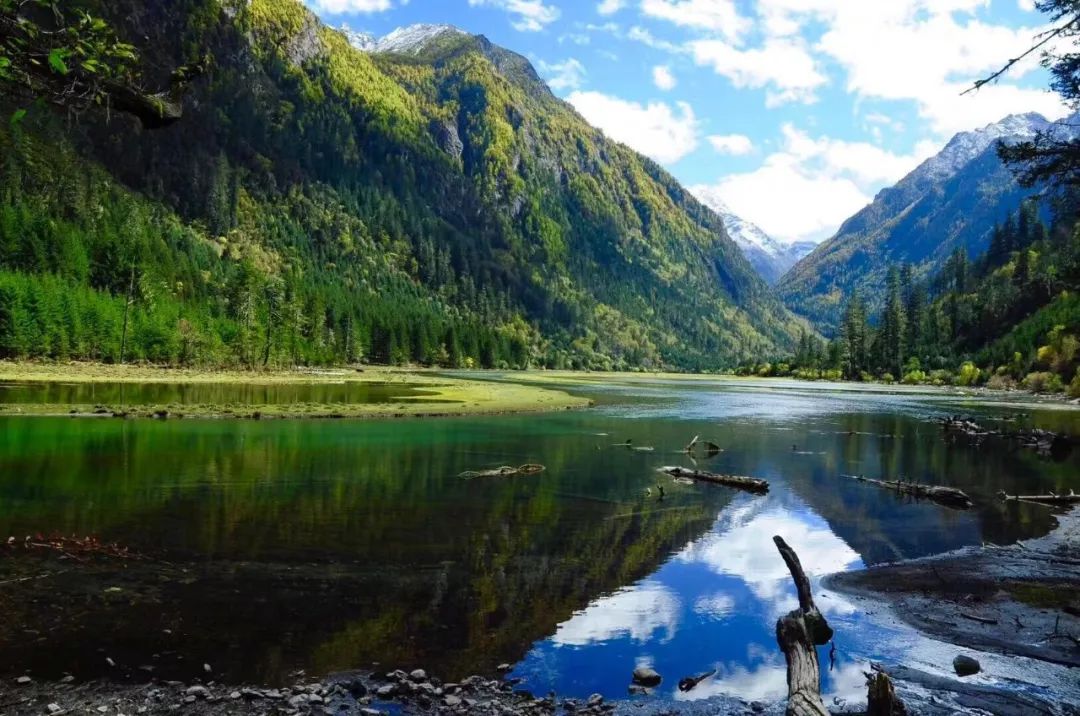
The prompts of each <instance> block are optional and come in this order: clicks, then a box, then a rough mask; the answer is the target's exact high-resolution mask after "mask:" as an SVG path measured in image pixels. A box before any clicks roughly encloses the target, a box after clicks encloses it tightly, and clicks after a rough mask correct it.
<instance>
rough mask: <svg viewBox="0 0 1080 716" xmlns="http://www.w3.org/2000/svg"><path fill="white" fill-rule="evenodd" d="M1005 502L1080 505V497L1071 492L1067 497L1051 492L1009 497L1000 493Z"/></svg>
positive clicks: (999, 495)
mask: <svg viewBox="0 0 1080 716" xmlns="http://www.w3.org/2000/svg"><path fill="white" fill-rule="evenodd" d="M998 497H1000V498H1001V500H1002V501H1003V502H1008V501H1010V500H1012V501H1016V502H1039V503H1042V504H1044V505H1075V504H1078V503H1080V495H1077V494H1076V493H1075V492H1073V491H1072V490H1069V494H1067V495H1057V494H1054V493H1053V492H1051V493H1050V494H1049V495H1009V494H1006V493H1005V492H1004V491H1002V492H999V493H998Z"/></svg>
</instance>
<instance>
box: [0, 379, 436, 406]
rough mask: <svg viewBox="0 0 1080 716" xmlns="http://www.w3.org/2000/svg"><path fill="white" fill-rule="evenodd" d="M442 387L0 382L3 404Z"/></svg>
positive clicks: (250, 400)
mask: <svg viewBox="0 0 1080 716" xmlns="http://www.w3.org/2000/svg"><path fill="white" fill-rule="evenodd" d="M436 394H437V391H432V390H424V389H422V388H418V387H416V386H410V385H403V384H400V383H372V382H369V383H360V382H341V383H327V382H312V383H266V384H258V383H124V382H118V383H86V382H73V383H56V382H33V381H28V382H21V383H3V382H0V404H19V403H22V404H27V403H37V404H46V405H108V406H110V407H116V406H129V405H177V406H184V405H277V404H282V403H319V404H322V405H332V404H342V403H353V404H355V403H365V404H366V403H395V402H403V401H404V402H408V400H409V399H417V398H421V397H424V396H431V395H436Z"/></svg>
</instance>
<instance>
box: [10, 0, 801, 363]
mask: <svg viewBox="0 0 1080 716" xmlns="http://www.w3.org/2000/svg"><path fill="white" fill-rule="evenodd" d="M78 4H80V5H83V6H86V7H88V8H90V9H91V10H92V11H94V12H97V13H100V14H102V15H103V16H104V17H105V18H106V19H107V20H108V21H110V22H112V23H113V24H114V25H115V26H116V27H117V29H118V32H119V34H120V35H121V36H122V37H126V38H129V39H130V41H131V42H132V43H134V44H135V45H136V46H137V47H138V48H139V50H140V53H141V59H142V61H143V63H144V64H145V67H146V70H147V74H148V76H149V79H151V80H153V79H155V78H156V79H157V80H159V81H162V82H163V81H164V78H165V77H167V75H168V73H169V72H170V71H171V70H172V68H175V67H177V66H180V65H185V64H189V63H191V62H193V61H195V60H197V59H199V58H201V57H204V56H207V55H209V56H210V57H211V58H212V60H211V67H212V69H211V71H210V72H209V73H208V74H207V76H206V77H205V78H204V79H202V80H200V81H198V82H197V83H196V84H195V85H194V87H193V89H192V92H191V95H190V96H189V97H188V99H187V103H186V109H185V116H184V118H183V119H182V120H181V121H180V122H178V123H176V124H174V125H172V126H170V127H168V128H166V129H160V130H155V131H145V130H142V129H141V128H140V127H139V126H138V125H137V124H136V123H135V122H134V121H133V120H131V119H129V118H125V117H123V116H120V115H117V114H115V113H114V114H113V115H112V116H111V118H109V119H106V118H105V115H104V113H99V114H95V115H93V116H91V115H89V114H87V115H83V116H82V117H81V118H79V119H78V120H77V121H66V120H64V119H61V118H58V117H56V116H55V115H52V114H50V113H49V112H47V111H44V110H40V109H36V110H32V111H31V112H30V114H29V115H28V116H27V117H26V118H25V119H24V120H23V121H22V122H18V123H15V124H13V125H11V126H9V124H8V123H7V122H4V123H2V124H3V128H2V129H0V145H2V148H3V151H2V153H0V172H2V176H3V186H2V187H0V192H3V200H4V201H3V206H2V208H0V245H2V246H3V251H2V252H0V292H2V294H0V297H2V298H3V299H4V301H3V303H4V305H5V306H6V308H5V309H4V311H3V312H2V313H0V353H2V354H3V355H5V356H14V357H22V356H38V355H41V356H49V357H60V358H64V357H75V358H97V359H103V360H118V359H119V358H120V357H121V353H122V352H125V353H126V355H125V356H124V357H125V358H128V359H147V360H153V361H163V362H174V363H175V362H190V363H200V362H202V363H241V364H248V365H257V364H266V363H271V364H284V363H292V362H300V363H333V362H346V361H354V360H358V359H361V358H366V359H370V360H374V361H379V362H395V363H397V362H419V363H425V364H440V365H452V366H466V365H482V366H492V367H494V366H526V365H546V366H554V367H564V366H565V367H571V366H579V367H597V368H607V367H615V368H633V367H639V366H640V367H657V366H661V365H666V366H673V367H681V368H711V367H720V366H724V365H731V364H733V363H734V362H735V361H736V360H738V359H740V358H744V357H748V356H751V355H754V356H757V355H763V354H770V353H773V352H775V351H777V350H782V349H785V348H790V347H791V346H792V345H793V337H794V336H795V335H796V334H797V332H798V324H797V322H796V320H795V319H794V318H793V317H792V316H791V314H789V313H788V312H787V311H786V310H785V309H784V308H783V307H782V305H781V304H780V302H779V301H778V300H777V299H775V298H774V297H773V296H772V295H771V294H770V292H769V290H768V287H767V286H766V285H765V283H764V282H763V281H762V280H761V279H760V278H759V277H758V276H757V275H756V274H755V272H754V270H753V269H752V268H751V267H750V265H749V264H748V263H747V261H746V260H745V258H744V257H743V255H742V254H741V252H740V251H739V249H738V248H737V247H736V245H735V244H734V243H733V242H732V241H731V240H730V239H729V238H728V236H727V235H726V234H725V232H724V229H723V224H722V221H721V219H720V218H719V217H718V216H717V215H716V214H715V213H713V212H712V211H711V210H709V209H707V208H705V207H704V206H702V205H701V204H700V203H699V202H698V201H697V200H695V199H694V198H693V197H692V196H691V195H690V194H689V193H688V192H687V191H686V190H685V189H683V187H681V186H680V185H679V184H678V183H677V182H676V181H675V180H674V179H673V178H672V177H671V176H670V175H668V174H667V173H666V172H665V171H663V170H662V169H661V168H660V167H658V166H657V165H656V164H654V163H653V162H651V161H650V160H648V159H646V158H644V157H642V156H640V155H638V154H636V153H635V152H633V151H631V150H630V149H628V148H627V147H625V146H622V145H620V144H617V143H614V142H612V141H609V140H607V139H606V138H605V137H603V136H602V134H601V133H600V132H599V131H598V130H596V129H594V128H592V127H590V126H589V125H588V124H587V123H586V122H585V121H584V120H583V119H582V118H581V117H580V116H578V115H577V114H576V113H575V112H574V111H573V109H572V108H571V107H570V106H569V105H567V104H565V103H564V102H562V101H560V100H559V99H557V98H556V97H555V96H554V95H552V94H551V92H550V91H549V90H548V88H547V87H546V86H545V85H544V84H543V82H542V81H541V80H540V79H539V78H538V77H537V75H536V73H535V72H534V70H533V68H532V67H531V66H530V65H529V63H528V62H527V61H526V60H525V59H524V58H522V57H520V56H518V55H516V54H514V53H512V52H509V51H507V50H504V49H501V48H499V47H496V46H494V45H492V44H491V43H490V42H488V41H487V40H486V39H485V38H483V37H477V36H472V35H468V34H465V33H462V32H456V31H455V32H426V31H419V32H417V31H413V32H411V33H410V32H404V33H402V34H399V35H398V36H397V37H396V38H391V40H392V41H391V42H389V43H385V44H384V43H381V42H380V41H375V40H373V39H371V40H370V42H369V41H368V40H366V39H364V38H359V37H356V36H354V37H352V38H351V39H352V41H353V42H352V43H350V38H348V37H346V36H345V35H344V34H343V33H341V32H339V31H337V30H333V29H330V28H328V27H325V26H324V25H322V24H321V23H320V22H319V21H318V19H317V18H316V17H315V16H314V15H313V14H312V13H310V12H309V11H308V10H306V9H305V8H304V7H303V6H302V5H301V4H300V2H299V0H250V2H245V1H243V0H221V2H219V1H218V0H175V1H173V2H169V3H143V2H137V1H136V0H110V1H109V2H107V3H106V2H103V1H102V0H86V2H80V3H78ZM372 43H374V44H372ZM354 44H355V45H359V46H361V47H365V48H367V50H376V51H365V50H362V49H359V48H358V47H356V46H354ZM380 45H382V46H383V47H384V49H385V48H389V49H388V50H386V51H377V50H379V46H380ZM14 106H15V104H14V103H12V107H14ZM125 316H127V320H125ZM128 324H130V325H128Z"/></svg>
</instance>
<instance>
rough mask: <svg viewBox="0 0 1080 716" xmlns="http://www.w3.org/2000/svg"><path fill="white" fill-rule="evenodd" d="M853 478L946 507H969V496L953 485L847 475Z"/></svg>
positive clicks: (960, 508) (962, 508)
mask: <svg viewBox="0 0 1080 716" xmlns="http://www.w3.org/2000/svg"><path fill="white" fill-rule="evenodd" d="M847 477H850V478H851V479H853V480H858V481H859V482H869V483H870V484H872V485H877V486H878V487H884V488H886V489H889V490H895V491H896V492H899V493H901V494H904V495H912V496H913V497H918V498H920V499H926V500H932V501H933V502H936V503H938V504H939V505H944V506H946V507H952V508H954V509H959V510H966V509H968V508H969V507H971V504H972V503H971V498H970V497H968V496H967V494H966V493H964V491H963V490H958V489H956V488H955V487H942V486H940V485H920V484H918V483H916V482H901V481H900V480H874V479H873V478H869V477H863V476H862V475H847Z"/></svg>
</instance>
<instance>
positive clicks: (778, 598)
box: [677, 507, 860, 621]
mask: <svg viewBox="0 0 1080 716" xmlns="http://www.w3.org/2000/svg"><path fill="white" fill-rule="evenodd" d="M808 517H809V516H808V515H805V514H803V513H800V512H793V511H790V510H788V509H786V508H782V507H774V508H772V509H769V510H767V511H765V512H762V513H760V514H755V515H752V516H750V517H749V519H746V520H745V521H742V522H740V523H736V524H735V526H733V527H732V528H731V529H728V530H726V531H721V530H714V531H712V532H710V533H709V534H707V535H706V536H705V537H702V538H701V539H699V540H698V541H696V542H693V543H691V544H690V545H689V546H688V547H687V548H686V549H685V550H683V551H682V552H681V553H680V554H679V555H678V557H677V559H679V560H682V561H686V562H691V563H701V564H705V565H707V566H708V567H709V568H710V569H712V570H713V571H715V572H716V573H717V574H722V575H731V576H735V577H738V578H739V579H741V580H742V581H743V582H744V583H745V584H746V586H747V587H748V588H749V589H750V591H751V592H753V593H754V596H756V597H757V598H758V599H759V600H761V601H762V602H765V603H766V605H767V607H768V611H767V613H766V617H767V618H768V619H769V621H772V620H774V619H776V618H777V617H778V616H780V615H782V614H784V613H785V612H788V611H790V610H791V609H793V608H795V607H797V606H798V600H797V599H796V598H795V588H794V586H793V585H792V583H791V576H790V573H789V572H788V568H787V565H786V564H784V560H783V558H781V557H780V554H779V553H778V552H777V551H776V546H775V545H774V544H773V542H772V540H771V539H768V536H769V535H780V536H781V537H783V538H784V539H785V540H787V541H788V542H789V543H790V544H797V545H798V546H799V547H798V550H799V561H800V562H801V563H802V566H803V569H804V570H806V574H807V575H808V576H810V577H811V578H813V577H819V576H822V575H825V574H830V573H832V572H840V571H844V570H846V569H848V568H849V567H851V566H853V565H856V564H859V563H860V558H859V555H858V554H857V553H856V552H855V551H854V550H853V549H851V547H849V546H848V545H847V544H846V543H845V542H844V541H843V540H842V539H840V538H839V537H837V536H836V535H835V534H833V532H832V531H831V530H830V529H829V527H828V524H827V523H824V522H817V523H815V522H812V521H810V519H808ZM763 535H764V536H765V537H764V538H763ZM818 607H819V608H820V609H821V610H822V611H823V612H825V613H829V612H830V610H831V609H833V608H834V607H839V608H841V609H844V610H845V611H846V610H848V609H850V605H847V604H846V603H842V602H838V601H835V600H828V601H827V602H826V601H822V602H821V603H819V604H818Z"/></svg>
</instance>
